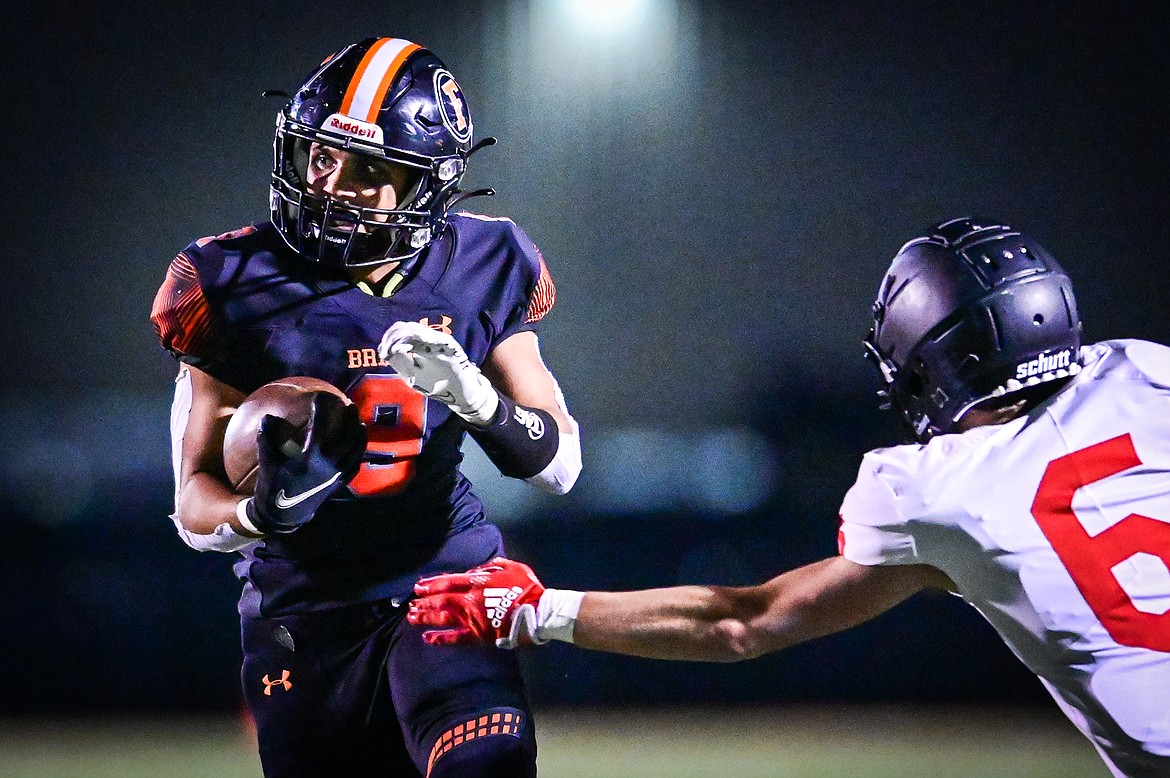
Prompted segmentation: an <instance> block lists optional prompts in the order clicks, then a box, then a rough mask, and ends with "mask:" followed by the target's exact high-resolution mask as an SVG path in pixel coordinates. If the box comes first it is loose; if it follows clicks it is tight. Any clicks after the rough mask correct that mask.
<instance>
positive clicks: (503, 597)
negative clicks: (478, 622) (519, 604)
mask: <svg viewBox="0 0 1170 778" xmlns="http://www.w3.org/2000/svg"><path fill="white" fill-rule="evenodd" d="M523 593H524V590H523V589H521V588H520V587H519V586H513V587H512V588H511V589H500V588H493V589H484V590H483V607H484V610H486V611H487V615H488V618H489V619H490V620H491V622H492V626H493V627H495V628H496V629H499V628H500V625H501V624H503V623H504V617H505V616H507V615H508V609H509V608H511V607H512V603H514V602H516V598H517V597H519V596H520V595H521V594H523Z"/></svg>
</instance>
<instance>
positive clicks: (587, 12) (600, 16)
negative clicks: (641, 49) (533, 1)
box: [559, 0, 654, 37]
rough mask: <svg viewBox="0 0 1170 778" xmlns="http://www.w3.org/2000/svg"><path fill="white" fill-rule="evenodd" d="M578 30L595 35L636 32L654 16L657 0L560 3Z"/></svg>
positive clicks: (567, 0)
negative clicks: (655, 1)
mask: <svg viewBox="0 0 1170 778" xmlns="http://www.w3.org/2000/svg"><path fill="white" fill-rule="evenodd" d="M559 5H560V6H561V10H562V13H563V14H564V16H565V18H566V19H567V20H568V22H569V23H570V24H571V25H572V26H573V28H574V29H576V30H579V31H581V32H586V33H593V34H595V35H603V36H607V37H609V36H615V35H625V34H630V33H634V32H636V31H637V30H638V28H640V27H641V26H642V25H643V24H644V23H645V22H646V20H647V19H649V17H650V15H651V11H652V10H653V6H654V0H559Z"/></svg>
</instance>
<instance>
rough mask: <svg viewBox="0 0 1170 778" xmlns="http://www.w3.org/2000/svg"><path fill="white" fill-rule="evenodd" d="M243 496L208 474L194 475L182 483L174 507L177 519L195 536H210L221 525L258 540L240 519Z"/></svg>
mask: <svg viewBox="0 0 1170 778" xmlns="http://www.w3.org/2000/svg"><path fill="white" fill-rule="evenodd" d="M243 499H244V497H243V496H241V495H239V494H236V493H235V492H233V491H232V490H231V489H229V488H228V486H227V484H225V483H224V482H223V481H221V480H220V479H218V478H216V477H215V476H213V475H211V474H209V473H202V472H199V473H194V474H192V475H191V477H190V478H188V479H187V481H186V482H185V483H184V484H183V488H182V489H181V490H180V492H179V499H178V505H177V515H178V520H179V522H180V523H181V524H182V526H183V528H184V529H185V530H187V531H188V532H190V533H192V534H194V535H212V534H214V533H215V532H216V530H217V528H219V527H220V526H221V525H224V524H226V525H228V526H229V527H230V528H231V529H232V531H233V532H235V533H237V534H240V535H243V536H245V537H249V536H250V537H258V534H257V533H256V532H255V530H253V529H251V528H249V527H246V526H244V525H243V524H241V522H240V518H239V510H238V509H239V504H240V501H241V500H243Z"/></svg>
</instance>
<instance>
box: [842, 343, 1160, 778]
mask: <svg viewBox="0 0 1170 778" xmlns="http://www.w3.org/2000/svg"><path fill="white" fill-rule="evenodd" d="M1083 353H1084V356H1085V368H1084V369H1083V370H1082V371H1081V372H1080V373H1079V374H1078V375H1077V376H1076V377H1075V378H1074V379H1073V382H1072V384H1071V385H1070V386H1069V387H1067V388H1066V389H1065V390H1063V391H1061V392H1060V393H1058V394H1057V395H1056V396H1055V397H1054V398H1053V399H1051V400H1049V401H1048V402H1047V403H1045V404H1044V405H1043V406H1041V407H1040V408H1038V409H1036V410H1035V411H1033V412H1032V413H1030V414H1028V415H1027V416H1026V417H1022V418H1019V419H1015V420H1013V421H1011V422H1009V423H1007V424H1002V425H996V426H986V427H978V428H975V429H972V430H969V431H967V432H964V433H961V434H954V435H942V436H939V437H936V438H935V439H933V440H931V441H930V443H928V444H926V445H906V446H897V447H894V448H887V449H880V450H877V451H873V452H870V453H869V454H867V455H866V456H865V458H864V460H863V461H862V465H861V471H860V473H859V475H858V478H857V482H856V483H855V484H854V486H853V488H851V489H850V490H849V492H848V494H846V496H845V500H844V503H843V505H842V507H841V518H842V526H841V533H842V534H841V553H842V554H843V555H844V556H845V557H846V558H847V559H850V560H852V561H854V562H857V563H859V564H863V565H890V564H895V565H896V564H919V563H923V564H928V565H932V566H934V567H936V568H938V569H939V570H942V571H943V572H944V573H946V574H947V575H949V576H950V578H951V580H952V581H954V583H955V585H956V588H957V589H958V593H959V594H960V595H961V596H962V597H963V598H964V599H965V600H967V601H968V602H969V603H970V604H971V605H973V606H975V607H976V608H977V609H978V610H979V611H980V612H981V613H982V614H983V615H984V617H986V618H987V620H988V621H990V622H991V624H992V625H993V626H994V627H995V628H996V630H998V631H999V634H1000V635H1001V636H1002V637H1003V639H1004V641H1005V642H1006V643H1007V644H1008V645H1009V646H1010V647H1011V649H1012V650H1013V651H1014V652H1015V654H1016V656H1018V657H1019V658H1020V660H1021V661H1023V662H1024V664H1025V665H1027V666H1028V668H1029V669H1031V670H1032V671H1033V672H1035V673H1036V674H1037V675H1038V676H1039V677H1040V679H1041V680H1042V681H1043V682H1044V685H1045V686H1046V687H1047V688H1048V690H1049V691H1050V692H1051V693H1052V695H1053V697H1055V698H1056V701H1057V703H1058V704H1059V705H1060V707H1061V708H1062V709H1063V710H1064V711H1065V713H1066V714H1068V716H1069V718H1070V719H1072V721H1073V723H1075V724H1076V725H1077V727H1078V728H1080V729H1081V731H1082V732H1084V733H1085V734H1086V735H1087V736H1088V737H1089V738H1090V740H1092V741H1093V743H1094V744H1095V745H1096V746H1097V749H1098V750H1099V751H1100V752H1101V753H1102V755H1103V757H1104V758H1105V760H1106V762H1107V763H1110V765H1111V767H1112V769H1113V771H1114V773H1115V774H1117V775H1128V776H1147V775H1149V776H1153V775H1158V776H1170V569H1168V568H1170V348H1166V347H1165V346H1161V345H1158V344H1155V343H1149V342H1146V341H1140V340H1118V341H1110V342H1104V343H1098V344H1095V345H1092V346H1086V347H1085V348H1084V351H1083Z"/></svg>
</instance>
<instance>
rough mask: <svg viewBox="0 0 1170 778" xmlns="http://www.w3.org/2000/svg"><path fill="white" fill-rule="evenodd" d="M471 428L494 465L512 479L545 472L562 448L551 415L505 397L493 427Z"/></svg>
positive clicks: (494, 417)
mask: <svg viewBox="0 0 1170 778" xmlns="http://www.w3.org/2000/svg"><path fill="white" fill-rule="evenodd" d="M467 428H468V431H469V432H470V433H471V437H473V438H475V442H476V443H478V444H479V446H480V448H482V449H483V451H484V453H485V454H487V457H488V459H490V460H491V461H492V464H494V465H495V466H496V467H498V468H499V469H500V472H501V473H503V474H504V475H506V476H508V477H509V478H530V477H532V476H534V475H536V474H537V473H539V472H541V471H542V470H544V469H545V468H546V467H548V463H549V462H551V461H552V460H553V457H555V456H556V455H557V447H558V446H560V444H561V436H560V430H559V428H558V427H557V422H556V420H555V419H553V417H552V414H551V413H549V412H548V411H542V410H540V409H539V408H525V407H524V406H523V405H517V404H516V403H514V402H513V401H512V400H510V399H508V398H507V397H505V396H504V395H502V394H501V395H500V407H499V408H497V409H496V415H495V416H493V417H492V421H491V424H489V425H487V426H486V427H477V426H475V425H473V424H468V425H467Z"/></svg>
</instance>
